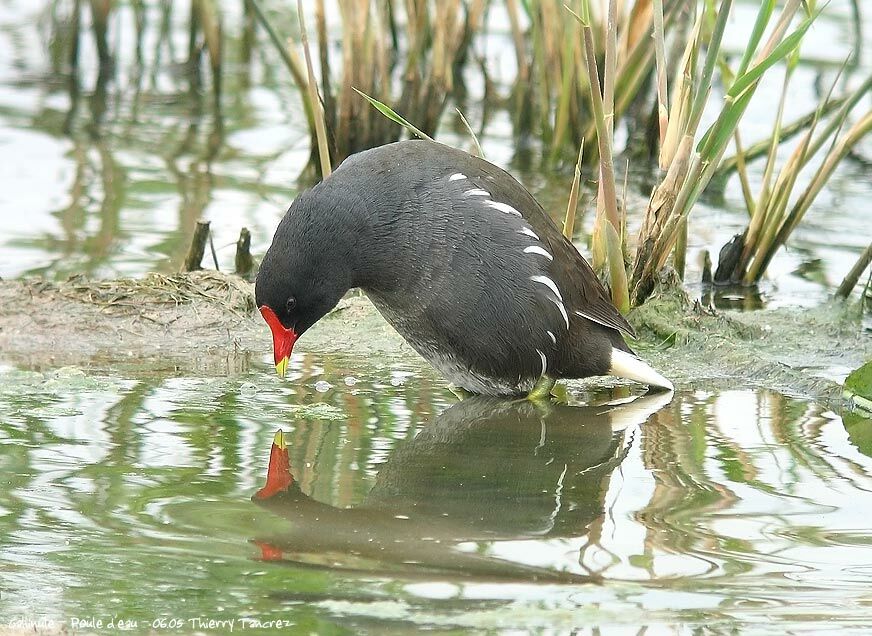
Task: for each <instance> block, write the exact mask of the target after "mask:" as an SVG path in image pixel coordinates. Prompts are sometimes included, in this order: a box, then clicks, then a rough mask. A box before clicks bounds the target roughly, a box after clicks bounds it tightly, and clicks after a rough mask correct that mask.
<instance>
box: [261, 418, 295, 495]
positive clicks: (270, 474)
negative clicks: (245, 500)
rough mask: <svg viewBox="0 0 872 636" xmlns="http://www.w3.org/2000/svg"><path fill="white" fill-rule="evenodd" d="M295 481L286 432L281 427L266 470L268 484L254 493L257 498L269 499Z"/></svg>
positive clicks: (274, 441)
mask: <svg viewBox="0 0 872 636" xmlns="http://www.w3.org/2000/svg"><path fill="white" fill-rule="evenodd" d="M293 483H294V476H293V475H292V474H291V460H290V459H289V458H288V447H287V446H286V445H285V434H284V432H283V431H282V430H281V429H279V430H277V431H276V436H275V438H273V443H272V448H271V449H270V451H269V468H267V471H266V484H265V485H264V487H263V488H261V489H260V490H258V491H257V492H256V493H254V498H255V499H269V498H270V497H273V496H275V495H277V494H278V493H280V492H285V491H286V490H287V489H288V488H290V486H291V484H293Z"/></svg>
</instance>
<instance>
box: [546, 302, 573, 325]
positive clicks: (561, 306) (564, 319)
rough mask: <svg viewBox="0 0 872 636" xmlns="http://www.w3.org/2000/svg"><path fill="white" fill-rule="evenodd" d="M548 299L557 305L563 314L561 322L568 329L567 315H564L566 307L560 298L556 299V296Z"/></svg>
mask: <svg viewBox="0 0 872 636" xmlns="http://www.w3.org/2000/svg"><path fill="white" fill-rule="evenodd" d="M549 300H550V301H551V302H552V303H554V304H555V305H557V309H559V310H560V313H561V314H563V322H565V323H566V329H567V330H568V329H569V316H567V315H566V307H564V306H563V301H562V300H557V299H556V298H549Z"/></svg>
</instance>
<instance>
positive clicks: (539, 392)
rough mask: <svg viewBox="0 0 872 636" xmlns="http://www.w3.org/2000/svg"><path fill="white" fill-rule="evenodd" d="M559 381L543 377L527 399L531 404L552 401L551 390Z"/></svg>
mask: <svg viewBox="0 0 872 636" xmlns="http://www.w3.org/2000/svg"><path fill="white" fill-rule="evenodd" d="M556 382H557V380H555V379H554V378H549V377H548V376H547V375H543V376H542V377H541V378H539V380H538V381H537V382H536V385H535V386H534V387H533V389H532V390H531V391H530V392H529V393H528V394H527V399H528V400H530V401H531V402H538V401H540V400H550V399H551V389H553V388H554V385H555V383H556Z"/></svg>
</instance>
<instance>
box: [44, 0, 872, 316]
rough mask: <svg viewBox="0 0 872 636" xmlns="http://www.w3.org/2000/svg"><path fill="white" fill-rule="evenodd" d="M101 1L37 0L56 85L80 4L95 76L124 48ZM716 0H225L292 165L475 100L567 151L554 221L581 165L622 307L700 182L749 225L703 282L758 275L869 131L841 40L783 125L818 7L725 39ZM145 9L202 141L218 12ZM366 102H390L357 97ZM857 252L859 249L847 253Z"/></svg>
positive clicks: (636, 296) (220, 22) (648, 280)
mask: <svg viewBox="0 0 872 636" xmlns="http://www.w3.org/2000/svg"><path fill="white" fill-rule="evenodd" d="M119 4H120V3H118V2H114V1H113V0H106V1H104V2H91V3H89V4H88V5H86V4H85V3H82V2H80V1H79V0H76V1H75V2H73V3H71V4H70V3H61V2H56V3H54V4H53V9H52V10H53V13H54V15H55V16H58V17H59V19H64V18H65V19H66V24H67V27H66V30H65V32H67V37H65V38H59V39H58V40H57V41H56V44H55V45H54V46H55V47H56V48H57V47H59V49H58V50H57V51H56V52H55V55H54V58H55V60H61V59H66V60H67V66H68V68H69V70H70V76H71V78H72V82H73V83H76V82H77V81H78V80H77V71H78V67H79V63H78V57H79V55H80V49H81V39H82V33H80V32H83V29H84V28H86V26H87V22H86V20H85V15H86V13H87V10H88V8H90V15H91V18H92V19H91V23H90V26H91V28H92V32H93V39H94V42H95V49H96V51H97V53H98V58H99V61H100V68H101V76H103V75H104V74H108V73H109V72H110V69H111V65H112V61H113V58H114V57H116V56H118V54H119V51H118V50H114V49H113V43H116V44H114V45H115V46H116V47H120V46H128V44H127V42H126V41H125V42H124V43H117V42H118V41H117V40H113V39H112V38H111V37H109V35H108V34H109V33H110V32H111V29H112V28H113V27H112V25H113V12H115V11H116V10H117V8H118V6H119ZM734 4H735V3H734V2H733V0H699V1H697V0H568V1H567V2H566V3H565V4H564V3H563V2H560V1H559V0H541V1H540V2H526V1H519V0H445V1H444V2H442V1H440V2H432V1H431V0H407V1H405V2H396V1H390V0H349V1H348V2H345V1H343V2H338V3H333V2H326V1H325V0H309V1H305V2H304V1H303V0H298V1H297V2H295V3H294V2H290V1H288V2H278V1H270V0H240V4H239V5H235V7H236V11H239V13H240V14H241V16H242V19H241V20H239V21H238V23H239V28H240V29H241V34H240V38H239V42H240V44H241V46H242V49H243V50H242V52H241V58H242V62H243V63H245V62H246V60H251V58H252V56H253V55H254V54H255V53H258V52H259V53H261V54H262V53H263V52H264V51H269V52H270V54H273V53H274V52H278V54H279V57H280V59H281V60H282V61H283V63H284V66H285V67H286V69H287V71H288V77H289V79H290V80H291V81H293V83H294V84H295V85H296V87H297V88H298V90H299V94H300V96H301V98H302V99H301V102H302V106H303V112H304V114H305V118H306V125H307V127H308V129H309V131H310V136H311V160H310V162H309V168H310V171H309V172H307V174H306V176H305V178H306V179H307V180H311V179H312V178H313V176H315V177H317V176H319V175H326V174H328V173H329V172H330V170H332V168H333V167H335V166H336V165H337V164H338V163H339V162H341V161H342V160H343V159H344V158H345V157H347V156H348V155H349V154H352V153H354V152H357V151H359V150H362V149H365V148H369V147H372V146H376V145H380V144H383V143H387V142H390V141H393V140H396V139H398V138H399V137H400V136H401V134H402V132H403V130H402V126H398V125H397V122H400V123H403V124H405V125H406V127H407V128H411V129H413V130H414V134H419V135H421V136H432V137H437V138H438V134H439V129H440V126H441V125H445V124H446V122H447V121H449V120H450V119H451V118H453V117H454V115H453V112H452V110H453V109H449V108H448V107H449V105H451V106H455V107H456V109H457V111H458V115H459V119H460V120H462V122H463V125H464V126H466V127H467V128H468V129H469V131H470V133H472V135H471V136H472V137H473V139H475V135H476V133H475V132H474V131H473V128H474V127H475V126H476V125H479V126H480V130H482V129H483V128H484V126H485V123H486V121H487V119H488V117H489V113H488V111H489V109H492V108H494V107H503V108H505V109H506V110H507V111H508V113H509V114H510V121H511V125H512V127H513V133H514V138H515V143H516V146H517V147H518V148H519V149H526V151H530V149H533V150H534V152H533V153H532V154H535V152H538V156H539V160H540V161H541V165H542V166H543V167H544V168H545V169H549V170H565V169H567V168H569V167H571V166H573V165H576V164H577V165H576V169H577V173H576V179H575V181H574V183H573V187H572V191H571V192H567V196H568V198H569V200H570V205H569V206H568V209H567V214H566V218H565V221H564V231H565V232H568V233H569V235H572V234H573V232H574V231H575V218H574V217H575V210H576V208H577V205H578V203H577V202H578V200H579V199H580V198H582V194H581V193H580V190H583V187H582V185H583V184H584V182H585V179H582V178H581V176H582V175H585V176H586V177H587V178H589V177H595V181H596V183H597V192H596V195H595V201H596V206H595V207H596V219H595V222H594V223H593V236H592V242H591V251H592V256H593V258H592V261H593V264H594V266H595V268H596V269H597V270H598V271H600V272H602V273H603V276H604V279H605V280H607V281H608V283H609V285H610V288H611V291H612V296H613V300H614V302H615V304H616V305H617V306H618V307H619V308H621V310H622V311H627V310H628V309H629V308H630V307H631V306H638V305H640V304H641V303H643V302H644V301H645V299H646V298H647V297H648V296H649V294H650V293H651V291H652V289H653V288H654V284H655V281H656V280H657V279H658V277H659V276H660V275H661V272H662V271H663V270H664V268H666V267H672V268H674V269H675V270H676V272H677V273H678V275H679V277H681V278H683V277H684V274H685V263H686V260H687V233H688V223H691V222H692V211H693V210H694V208H695V207H696V204H697V203H698V202H699V201H700V199H701V198H702V197H703V196H706V192H707V189H708V188H709V186H710V184H711V185H712V188H711V190H712V191H716V190H718V189H719V188H721V187H722V183H723V178H724V176H725V175H728V174H734V175H736V177H737V178H738V180H739V182H740V184H741V187H742V193H743V195H744V200H745V203H746V206H747V209H748V224H747V227H746V228H745V230H744V231H743V232H742V233H741V234H740V235H738V236H737V237H736V238H735V239H734V240H733V241H732V242H731V243H730V244H728V245H726V246H725V247H724V249H723V250H722V251H721V255H720V258H719V262H718V263H717V266H716V271H715V273H714V276H713V277H711V280H712V282H713V283H715V284H726V285H736V284H739V285H754V284H756V283H758V282H759V281H760V280H761V278H762V277H763V276H764V274H765V273H766V270H767V267H768V266H769V264H770V262H771V260H772V257H773V255H774V254H775V253H776V251H777V250H778V249H779V248H781V247H782V246H784V245H785V244H786V243H787V242H788V240H789V238H790V236H791V233H792V232H794V230H795V229H796V227H797V226H798V225H799V224H800V222H801V221H802V219H803V217H804V216H805V215H806V213H807V212H808V211H809V209H810V208H811V206H812V204H813V202H814V200H815V197H816V196H817V195H818V194H819V193H820V191H821V190H822V188H823V187H824V186H825V184H826V182H827V180H828V179H829V178H830V177H831V176H832V174H833V171H834V170H835V168H836V167H837V166H838V164H839V163H840V162H841V161H843V160H845V159H846V157H850V156H851V152H852V150H853V148H854V147H855V146H856V145H857V144H858V143H859V142H860V141H861V140H862V139H863V138H864V137H865V136H866V135H868V133H869V132H870V130H872V110H869V108H870V106H869V103H868V95H869V93H870V87H872V77H869V78H855V77H854V75H856V74H855V73H851V70H852V68H854V67H855V66H856V64H857V59H858V56H857V54H856V53H855V54H853V55H852V56H851V57H850V58H849V59H848V60H845V61H844V68H843V69H842V72H841V73H839V74H838V76H837V77H836V78H835V80H833V81H832V82H831V85H830V86H829V87H828V88H827V89H826V90H825V91H824V95H823V96H822V97H821V99H820V104H819V106H818V108H817V109H815V110H814V111H813V112H811V113H809V114H808V115H807V116H805V117H802V118H799V119H798V120H796V121H792V122H789V121H784V113H785V102H786V101H787V99H788V95H789V86H790V80H791V77H792V75H793V72H794V69H795V68H796V67H797V64H798V62H799V60H800V56H801V54H802V53H801V51H802V48H801V46H802V42H803V39H804V36H805V34H806V33H807V32H808V30H809V29H810V28H812V27H813V25H814V24H815V22H816V21H817V20H818V19H819V18H820V16H821V15H822V13H823V12H826V11H829V10H831V9H830V7H828V6H827V5H825V4H822V3H819V2H814V1H804V0H785V1H784V2H782V3H777V2H775V0H765V1H763V2H760V3H759V4H757V5H755V6H756V9H755V12H756V18H755V20H754V22H753V27H752V29H751V31H750V33H749V34H748V35H747V37H743V39H742V42H743V47H744V48H743V49H742V50H741V51H736V50H733V49H730V48H729V47H727V46H726V45H725V44H724V42H725V35H726V34H728V32H729V30H730V29H731V28H737V27H736V26H735V25H734V24H731V22H730V21H731V17H733V16H734V13H735V9H736V7H735V6H734ZM130 7H131V9H132V10H133V13H134V15H135V17H136V24H135V27H136V28H135V30H134V38H133V39H132V40H131V41H130V42H131V43H132V45H133V46H134V47H135V49H136V57H137V59H138V60H139V61H140V64H142V58H143V56H142V48H143V46H144V42H145V39H144V28H143V23H144V17H143V16H144V8H143V4H142V3H141V2H133V3H131V5H130ZM852 10H853V12H854V17H855V23H856V29H855V33H854V37H855V39H856V42H855V46H854V48H855V49H856V50H859V47H860V43H861V42H862V39H863V34H862V30H861V21H860V7H859V4H858V3H857V2H853V3H852ZM65 12H66V13H65ZM161 13H162V21H163V24H162V26H161V36H160V37H161V38H167V42H166V45H164V44H161V43H159V44H158V45H157V50H158V51H160V50H161V49H162V47H164V46H166V48H167V50H168V53H169V54H168V55H167V56H166V58H164V61H163V62H162V61H161V56H160V55H156V56H155V58H154V64H155V65H158V64H161V63H169V62H172V61H173V60H175V59H176V56H174V55H173V49H172V45H171V43H170V41H169V39H168V35H167V34H168V32H169V25H170V24H171V23H172V22H173V20H176V21H178V20H179V19H183V20H187V22H188V25H189V29H188V47H187V56H186V62H185V67H186V70H187V73H186V77H187V78H188V81H189V82H190V90H191V93H192V94H199V93H202V92H205V90H204V89H205V86H206V76H205V75H204V74H203V73H202V70H201V67H203V66H208V68H209V69H210V72H211V74H210V77H211V94H212V96H213V106H214V111H215V117H214V121H215V134H214V135H213V137H214V138H220V135H221V130H220V125H221V124H220V122H221V108H222V101H223V99H222V95H223V89H222V77H223V74H224V64H225V60H226V57H227V42H228V30H227V28H226V27H225V24H226V23H227V21H228V19H227V17H226V15H227V14H231V13H233V9H232V7H231V6H230V5H228V4H225V3H220V4H219V3H216V2H213V1H211V0H191V2H190V3H189V4H187V3H169V2H165V3H163V4H162V5H161ZM494 24H499V25H500V26H499V27H494V26H493V25H494ZM500 29H503V32H499V30H500ZM495 33H499V35H500V37H503V38H504V41H505V43H506V44H508V46H509V50H510V51H511V53H512V56H511V57H512V58H513V59H512V60H511V62H512V63H513V64H512V63H509V61H507V60H502V61H501V62H502V63H501V64H500V65H499V68H497V69H494V68H493V66H494V65H493V60H492V59H489V52H491V49H492V47H493V46H494V45H493V44H492V40H493V39H494V37H495ZM64 46H66V47H67V48H66V50H65V52H64V50H63V47H64ZM490 57H491V58H492V56H490ZM204 60H207V62H206V63H204ZM57 64H58V66H62V63H61V62H59V61H58V62H57ZM506 69H509V70H506ZM142 70H144V69H141V71H142ZM152 71H153V70H152ZM495 73H498V74H499V77H498V78H496V79H495V78H494V74H495ZM507 73H508V74H509V77H506V74H507ZM779 73H780V74H782V75H783V80H782V81H783V84H782V85H783V90H782V92H781V100H780V103H779V104H778V107H777V109H776V115H775V118H774V121H773V123H772V128H771V130H770V132H769V135H768V137H767V138H766V139H763V140H761V141H756V142H755V143H752V144H750V145H747V146H746V144H745V143H744V142H743V138H742V134H740V124H741V122H742V118H743V115H744V113H745V112H746V110H747V108H748V105H749V103H750V102H751V100H752V99H753V97H754V94H755V92H756V89H757V87H758V86H759V85H760V83H761V82H763V81H766V82H771V81H773V79H772V78H773V77H777V76H778V74H779ZM104 79H105V78H104ZM473 83H475V84H477V85H482V86H483V87H484V89H483V91H484V92H483V95H482V98H483V99H482V101H481V104H480V106H479V104H478V103H477V102H474V101H473V100H472V98H471V97H470V95H471V93H472V91H470V89H469V87H470V86H471V85H472V84H473ZM71 90H72V88H71ZM76 90H77V89H76ZM721 95H723V99H722V100H721ZM365 97H366V98H369V101H370V102H371V104H374V105H376V107H377V109H379V110H381V111H382V114H385V113H386V114H388V115H389V117H384V116H382V114H379V112H377V110H376V109H373V108H371V106H370V104H368V103H367V99H365ZM104 99H105V97H104ZM92 107H94V108H98V107H99V106H92ZM864 109H865V110H864ZM460 111H464V112H466V114H467V115H468V116H469V117H468V120H469V121H471V122H473V126H472V127H470V125H469V121H467V118H465V117H463V115H462V114H460ZM392 119H393V121H391V120H392ZM213 137H210V141H207V142H206V149H205V150H204V157H205V160H206V161H207V162H208V161H209V160H210V157H211V156H212V154H211V153H212V152H214V150H212V149H213V148H214V144H215V142H214V141H213V140H212V139H213ZM475 144H476V146H477V144H478V142H477V140H475ZM478 152H479V154H481V150H480V148H479V150H478ZM728 153H729V155H730V156H729V157H727V158H725V155H727V154H728ZM785 155H786V157H787V158H786V159H782V157H783V156H785ZM576 158H578V162H576ZM753 161H760V162H762V164H763V167H762V179H760V183H759V184H753V183H752V182H753V181H754V180H755V178H754V176H752V175H750V172H751V171H750V169H749V164H750V163H751V162H753ZM594 170H595V171H596V174H595V175H594V174H592V173H593V171H594ZM631 170H632V171H633V172H635V173H638V172H645V171H654V173H655V174H653V175H652V178H651V181H652V182H653V184H654V188H653V193H652V194H651V196H650V199H649V201H648V205H647V209H645V211H644V213H643V214H639V213H632V214H631V213H630V211H629V210H627V205H626V200H627V188H628V187H630V186H628V182H627V180H626V178H627V173H628V172H630V171H631ZM621 173H623V175H621ZM622 177H623V181H624V182H623V183H621V180H622ZM567 190H569V188H567ZM194 205H196V203H194ZM628 216H629V218H628ZM628 226H630V227H631V228H636V227H638V228H639V230H638V234H636V233H635V230H634V231H633V233H632V235H631V233H630V232H629V231H628V229H627V228H628ZM576 238H577V235H576ZM862 263H863V259H862V258H861V259H860V261H858V265H860V264H862ZM855 269H856V268H855ZM863 269H865V265H864V267H863V268H861V269H860V271H859V272H854V271H852V272H845V274H846V275H847V276H846V282H847V281H849V280H853V281H854V283H853V284H852V285H851V287H853V286H854V285H856V282H857V281H858V280H859V279H860V277H861V276H862V273H863ZM839 292H840V293H839V295H840V296H843V297H844V296H847V295H848V294H850V289H848V290H847V293H845V285H843V286H842V288H840V290H839Z"/></svg>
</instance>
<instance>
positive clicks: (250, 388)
mask: <svg viewBox="0 0 872 636" xmlns="http://www.w3.org/2000/svg"><path fill="white" fill-rule="evenodd" d="M239 395H241V396H242V397H254V396H255V395H257V385H255V384H253V383H252V382H243V383H242V384H241V385H240V386H239Z"/></svg>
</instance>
